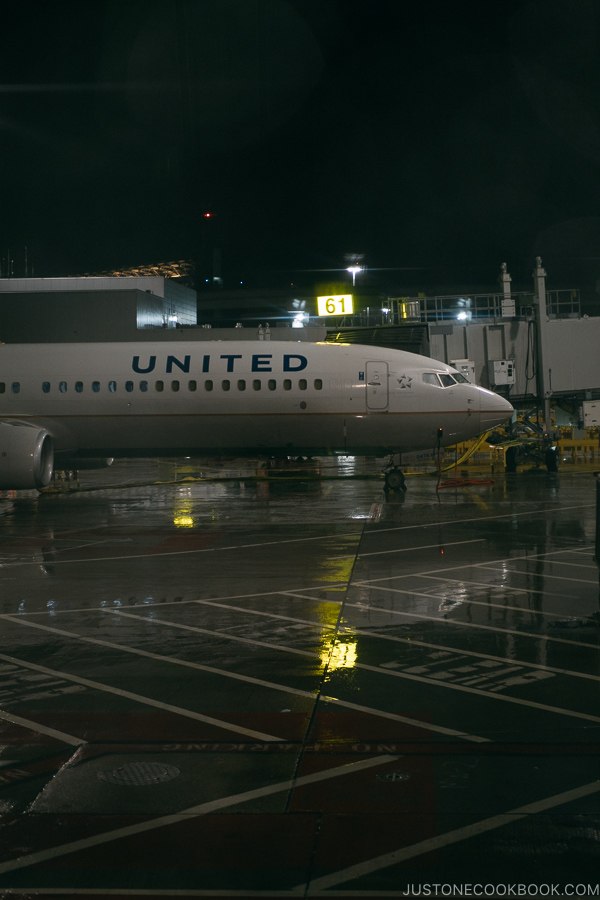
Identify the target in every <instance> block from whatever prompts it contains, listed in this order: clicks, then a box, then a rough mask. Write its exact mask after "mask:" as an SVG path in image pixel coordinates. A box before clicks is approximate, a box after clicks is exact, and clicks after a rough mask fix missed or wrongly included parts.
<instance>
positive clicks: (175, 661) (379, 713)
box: [0, 615, 487, 741]
mask: <svg viewBox="0 0 600 900" xmlns="http://www.w3.org/2000/svg"><path fill="white" fill-rule="evenodd" d="M3 618H4V619H8V620H9V621H11V622H14V623H15V624H17V625H19V624H22V625H26V626H29V627H30V628H36V629H38V630H39V631H48V632H51V633H54V634H59V635H61V636H63V637H67V638H75V639H76V640H79V641H83V642H85V643H88V644H96V645H98V646H101V647H108V648H109V649H111V650H119V651H121V652H123V653H131V654H133V655H135V656H143V657H147V658H149V659H153V660H156V661H158V662H166V663H167V664H172V665H176V666H183V667H185V668H190V669H199V670H201V671H204V672H209V673H211V674H216V675H221V676H223V677H225V678H233V679H236V680H238V681H244V682H250V683H251V684H257V685H259V686H261V687H266V688H269V689H271V690H276V691H282V692H283V693H288V694H293V695H294V696H296V697H303V698H306V699H308V700H311V701H313V702H315V703H316V702H317V700H318V699H319V697H318V694H317V692H312V693H311V692H309V691H301V690H299V689H297V688H291V687H287V686H285V685H282V684H278V683H276V682H270V681H263V680H261V679H258V678H252V677H250V676H246V675H238V674H236V673H234V672H228V671H226V670H225V669H215V668H213V667H212V666H206V665H202V664H201V663H193V662H189V661H187V660H182V659H179V658H177V657H172V656H162V655H160V654H158V653H151V652H150V651H147V650H139V649H137V648H135V647H129V646H127V645H123V644H113V643H112V642H110V641H103V640H100V639H98V638H88V637H83V636H82V635H79V634H77V632H74V631H66V630H64V629H61V628H54V627H52V626H50V625H42V624H41V623H39V622H30V621H27V620H23V621H21V620H20V619H19V618H18V617H13V616H8V615H5V616H3ZM158 621H159V620H157V619H152V622H153V623H154V622H158ZM163 624H167V625H172V624H173V623H170V622H163ZM173 627H175V628H177V627H183V628H185V629H186V630H191V631H194V630H195V629H194V628H193V627H192V626H178V625H173ZM232 639H233V640H235V638H232ZM276 649H282V650H283V649H285V648H283V647H277V648H276ZM306 653H307V654H308V655H309V656H310V657H311V658H315V654H314V653H310V652H309V651H306ZM1 658H2V656H1V655H0V659H1ZM24 665H26V664H25V663H24ZM30 665H31V666H32V665H33V664H30ZM35 668H39V669H41V667H35ZM48 671H49V670H48ZM380 674H384V675H385V674H386V670H385V669H382V670H381V672H380ZM64 677H65V678H68V679H70V680H77V681H82V682H83V683H85V679H78V678H76V676H72V675H65V676H64ZM102 689H103V690H111V689H110V688H108V687H107V686H106V685H104V686H103V688H102ZM112 691H113V693H117V692H118V691H117V689H112ZM123 693H125V694H127V695H128V692H123ZM130 696H134V697H135V696H137V695H130ZM327 699H328V701H329V702H331V703H336V704H337V705H338V706H347V707H349V708H350V709H355V710H360V711H361V712H365V713H368V714H369V715H372V716H375V717H378V718H384V719H392V720H393V721H395V722H403V723H405V724H410V725H416V726H417V727H419V728H421V729H424V730H426V731H434V732H436V733H441V734H446V735H452V736H454V737H462V738H465V740H479V741H483V740H487V739H486V738H478V737H473V736H470V735H466V734H465V733H464V732H462V731H457V730H455V729H448V728H445V727H444V726H441V725H440V726H437V725H432V724H431V723H429V722H421V721H419V720H418V719H411V718H407V717H406V716H400V715H397V714H396V713H390V712H388V711H387V710H383V709H379V708H378V707H371V706H358V705H357V704H353V703H347V702H346V701H343V700H338V699H337V698H333V697H328V698H327ZM146 702H149V703H150V704H151V705H156V702H155V701H149V700H148V699H147V698H146ZM169 708H170V709H174V710H179V709H180V707H169ZM189 715H190V716H191V717H192V718H193V717H197V716H198V714H197V713H196V714H192V713H189ZM210 721H217V720H210ZM226 724H227V725H228V728H229V730H230V731H239V732H240V733H242V734H247V733H250V734H251V735H253V736H255V737H256V736H257V734H258V733H257V732H248V731H247V730H246V729H243V728H241V727H239V728H238V727H237V726H235V727H234V726H232V725H230V724H228V723H222V727H225V725H226ZM259 739H262V740H271V741H274V740H275V741H280V740H283V738H274V737H271V736H268V735H267V736H265V735H263V736H262V738H259Z"/></svg>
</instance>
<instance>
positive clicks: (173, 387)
mask: <svg viewBox="0 0 600 900" xmlns="http://www.w3.org/2000/svg"><path fill="white" fill-rule="evenodd" d="M171 390H172V391H178V390H179V382H178V381H172V382H171Z"/></svg>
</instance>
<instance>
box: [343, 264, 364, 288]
mask: <svg viewBox="0 0 600 900" xmlns="http://www.w3.org/2000/svg"><path fill="white" fill-rule="evenodd" d="M362 271H363V266H348V268H347V269H346V272H350V274H351V275H352V287H354V285H355V284H356V276H357V275H358V274H359V272H362Z"/></svg>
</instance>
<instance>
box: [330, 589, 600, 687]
mask: <svg viewBox="0 0 600 900" xmlns="http://www.w3.org/2000/svg"><path fill="white" fill-rule="evenodd" d="M348 606H352V607H357V608H359V609H363V607H361V606H360V604H357V603H349V604H348ZM364 611H365V612H367V611H368V607H367V609H366V610H364ZM343 627H344V629H345V632H346V634H347V636H348V637H349V636H350V635H355V634H360V635H364V636H365V637H367V638H375V639H376V640H380V641H391V642H393V643H395V644H406V645H408V646H409V647H424V648H426V649H427V650H442V651H443V652H445V653H452V654H455V655H456V656H459V657H462V656H473V657H475V658H476V659H491V660H493V661H494V662H500V663H509V664H510V665H515V666H520V667H526V668H528V669H538V670H540V671H542V672H552V673H554V674H555V675H567V676H569V677H571V678H583V679H585V680H586V681H600V675H591V674H590V673H589V672H579V671H575V670H574V669H561V668H558V666H548V665H543V664H542V663H533V662H529V661H526V660H523V659H517V658H516V657H513V656H511V657H508V656H494V655H492V654H490V653H478V652H477V651H476V650H465V649H464V648H463V647H454V646H453V645H452V644H433V643H431V642H429V641H420V640H418V639H417V638H403V637H398V636H397V635H394V634H383V633H382V632H381V631H371V629H369V630H367V629H363V628H355V627H354V626H353V625H344V626H343ZM340 636H341V637H344V632H340Z"/></svg>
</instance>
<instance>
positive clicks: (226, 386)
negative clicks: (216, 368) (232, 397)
mask: <svg viewBox="0 0 600 900" xmlns="http://www.w3.org/2000/svg"><path fill="white" fill-rule="evenodd" d="M221 387H222V388H223V390H224V391H228V390H229V388H230V387H231V382H230V380H229V378H224V379H223V381H222V382H221Z"/></svg>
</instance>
